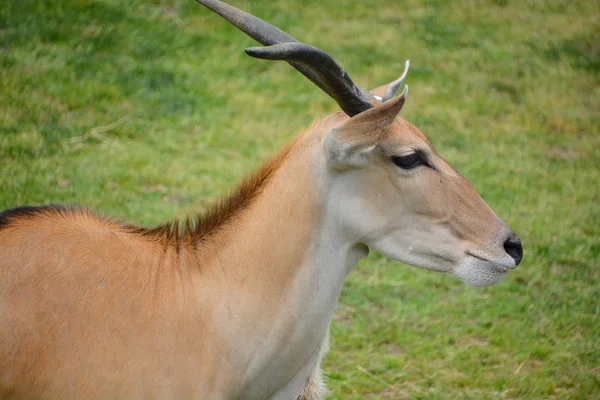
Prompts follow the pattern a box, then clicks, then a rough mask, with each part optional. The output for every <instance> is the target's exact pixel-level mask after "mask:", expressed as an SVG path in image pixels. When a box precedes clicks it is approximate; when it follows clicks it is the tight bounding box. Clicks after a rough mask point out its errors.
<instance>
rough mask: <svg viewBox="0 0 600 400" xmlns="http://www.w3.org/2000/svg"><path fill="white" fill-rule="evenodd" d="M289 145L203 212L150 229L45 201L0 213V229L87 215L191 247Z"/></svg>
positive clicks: (235, 208)
mask: <svg viewBox="0 0 600 400" xmlns="http://www.w3.org/2000/svg"><path fill="white" fill-rule="evenodd" d="M292 146H293V145H290V146H287V147H285V148H284V149H283V150H282V151H281V152H280V153H279V154H277V155H276V156H275V157H273V158H272V159H271V160H269V161H268V162H266V163H264V164H263V165H262V166H261V167H260V168H259V169H258V171H256V173H254V174H253V175H251V176H250V177H248V178H246V179H245V180H243V181H242V183H241V184H240V185H239V186H238V188H237V189H236V190H235V191H233V192H232V193H231V194H230V195H229V196H228V197H226V198H224V199H222V200H220V201H219V202H217V203H216V204H215V205H214V206H213V207H212V208H210V209H208V210H207V211H205V212H200V213H197V214H195V215H193V216H188V217H187V218H186V219H185V220H183V221H180V220H178V219H175V220H174V221H170V222H167V223H164V224H161V225H158V226H157V227H154V228H146V227H140V226H136V225H131V224H126V223H122V222H119V221H116V220H114V219H112V218H110V217H106V216H104V217H102V216H98V215H95V214H94V213H92V212H90V211H89V210H87V209H85V208H81V207H77V206H63V205H58V204H48V205H43V206H21V207H15V208H10V209H7V210H4V211H2V212H0V230H2V229H3V228H7V227H10V226H11V225H14V224H15V223H17V222H18V221H22V220H29V219H34V218H38V217H43V216H47V217H53V218H66V217H69V216H73V215H77V214H78V215H82V216H88V217H91V218H93V219H95V220H97V221H105V222H110V223H111V224H115V225H116V226H119V227H121V228H123V229H124V230H125V231H126V232H129V233H133V234H137V235H142V236H144V237H147V238H150V239H152V240H155V241H157V242H159V243H161V244H163V245H165V246H171V245H172V246H175V247H177V248H179V247H180V246H181V245H182V244H185V245H191V246H192V247H195V246H196V245H197V244H198V243H200V242H201V241H203V240H205V239H206V238H207V237H209V236H210V235H212V234H214V233H216V232H218V231H219V229H221V228H222V227H223V226H224V225H225V224H227V223H228V222H230V221H231V220H232V219H233V218H236V217H237V216H238V215H239V214H240V213H241V212H242V211H243V210H244V209H246V208H247V207H248V206H249V205H250V203H252V201H253V200H254V199H255V198H256V197H257V196H258V194H259V193H260V192H261V190H262V188H264V186H265V185H266V184H267V182H268V181H269V179H270V178H271V177H272V176H273V174H274V173H275V171H277V169H279V167H280V166H281V163H282V162H283V160H284V159H285V157H286V156H287V155H288V153H289V151H290V150H291V148H292Z"/></svg>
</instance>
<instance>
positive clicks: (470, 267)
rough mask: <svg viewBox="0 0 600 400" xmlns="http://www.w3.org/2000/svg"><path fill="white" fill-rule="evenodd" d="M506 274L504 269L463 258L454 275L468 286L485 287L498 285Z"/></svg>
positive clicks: (484, 262)
mask: <svg viewBox="0 0 600 400" xmlns="http://www.w3.org/2000/svg"><path fill="white" fill-rule="evenodd" d="M506 272H507V270H506V269H505V268H503V267H500V266H495V265H493V264H491V263H489V262H486V261H483V260H480V259H478V258H475V257H471V256H468V257H465V258H463V260H462V262H461V263H460V265H459V266H458V267H457V268H455V269H454V271H453V272H452V274H453V275H454V276H456V277H457V278H459V279H460V280H461V281H463V282H464V283H466V284H467V285H471V286H479V287H483V286H491V285H493V284H495V283H498V281H500V279H502V277H503V276H504V275H506Z"/></svg>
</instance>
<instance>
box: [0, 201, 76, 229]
mask: <svg viewBox="0 0 600 400" xmlns="http://www.w3.org/2000/svg"><path fill="white" fill-rule="evenodd" d="M68 210H69V209H68V208H67V207H64V206H61V205H57V204H48V205H43V206H21V207H15V208H8V209H6V210H4V211H2V212H0V230H2V229H3V228H7V227H9V226H11V225H13V224H14V223H15V222H16V221H18V220H22V219H31V218H35V217H37V216H39V215H40V214H47V215H60V216H62V215H64V214H65V213H66V212H68Z"/></svg>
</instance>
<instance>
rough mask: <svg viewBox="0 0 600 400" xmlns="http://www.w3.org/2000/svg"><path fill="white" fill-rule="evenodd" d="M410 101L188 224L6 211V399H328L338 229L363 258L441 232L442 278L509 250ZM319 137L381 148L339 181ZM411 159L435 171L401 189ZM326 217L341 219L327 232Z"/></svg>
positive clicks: (289, 155)
mask: <svg viewBox="0 0 600 400" xmlns="http://www.w3.org/2000/svg"><path fill="white" fill-rule="evenodd" d="M400 107H401V104H399V101H398V100H392V101H390V102H388V103H386V104H384V105H383V106H379V107H376V108H375V109H372V110H369V111H367V112H365V113H364V115H360V114H359V115H358V116H356V117H354V118H353V119H350V118H348V117H347V116H345V115H343V114H341V113H336V114H333V115H331V116H329V117H327V118H325V119H323V120H321V121H317V122H316V123H315V124H313V126H312V127H311V128H310V129H309V130H308V131H307V132H306V133H305V134H303V135H301V136H300V137H299V139H298V140H297V141H295V142H294V143H293V144H292V145H290V146H289V147H286V148H285V149H284V150H283V151H282V152H280V153H279V155H278V156H276V157H275V158H274V159H272V160H271V161H269V162H268V163H266V164H265V165H264V166H263V167H261V168H260V169H259V170H258V172H257V173H256V174H255V175H253V176H252V177H251V178H250V179H248V180H247V181H245V182H244V183H243V184H242V185H241V186H240V187H239V188H238V189H237V190H236V191H235V192H234V194H233V195H232V196H230V197H229V198H228V199H227V200H225V201H224V202H222V203H219V204H218V205H217V206H216V207H215V208H214V209H212V210H211V211H209V212H208V213H206V214H203V215H204V216H199V217H198V218H197V221H196V222H193V221H192V220H188V221H186V222H185V223H184V224H183V229H181V230H180V229H179V224H178V223H177V222H175V223H171V224H165V225H162V226H159V227H157V228H153V229H145V228H139V227H135V226H132V225H127V224H123V223H120V222H118V221H115V220H113V219H110V218H102V217H97V216H95V215H94V214H92V213H90V212H88V211H87V210H83V209H77V208H70V209H69V208H61V207H44V208H39V209H25V210H14V211H8V212H5V213H3V214H0V398H36V399H54V398H103V399H104V398H127V399H134V398H143V399H148V398H210V399H212V398H231V399H247V398H265V397H267V396H270V395H272V394H273V393H276V391H277V390H280V389H278V387H279V388H281V387H282V386H281V385H284V384H285V383H286V382H294V378H295V377H297V376H299V377H300V378H302V381H301V382H305V383H304V385H305V386H304V389H303V390H302V391H301V389H302V388H299V389H298V390H296V387H295V386H294V387H291V388H290V389H289V390H290V391H294V396H295V395H296V394H297V393H299V392H300V391H301V394H300V396H299V397H298V398H299V399H300V400H316V399H321V398H322V396H323V393H324V391H325V387H324V384H323V381H322V376H321V372H320V368H319V363H320V360H321V358H322V357H323V355H324V353H325V351H326V349H327V343H328V340H327V339H323V332H322V330H323V329H326V328H327V323H328V318H330V315H331V313H332V312H333V308H334V304H335V300H336V299H337V295H339V290H341V285H342V283H343V278H344V277H345V273H347V271H346V270H345V269H342V270H339V271H333V270H331V271H325V272H327V273H323V272H324V271H322V270H318V268H327V267H328V265H319V266H315V265H312V264H311V259H310V257H316V256H315V254H317V255H318V254H320V253H319V251H320V249H318V248H316V247H315V246H317V245H318V244H319V243H318V242H316V240H317V239H318V238H321V237H322V236H320V235H326V234H329V233H331V232H337V231H335V229H338V228H340V229H341V232H342V234H343V235H346V236H347V238H345V239H347V240H349V241H350V242H349V246H348V247H347V248H346V247H344V251H347V254H350V253H351V252H354V253H352V254H354V255H353V256H352V257H354V259H352V260H353V261H352V262H353V263H355V262H356V259H358V258H359V257H360V256H363V255H364V254H363V252H364V251H363V250H361V249H363V248H365V244H367V245H369V246H370V245H371V242H372V243H373V246H374V247H375V248H377V249H378V250H380V251H382V252H384V254H385V252H386V251H388V250H390V246H389V243H387V242H382V243H380V242H378V240H379V239H380V237H384V238H386V237H387V236H386V235H387V234H388V233H389V232H393V231H394V229H399V228H403V229H409V230H410V232H409V233H412V234H415V235H417V236H418V234H420V233H421V231H425V230H426V229H430V230H431V232H432V234H431V235H432V236H431V237H432V238H434V239H436V240H437V239H439V240H440V241H441V242H443V241H444V240H445V241H449V240H450V241H453V244H456V245H453V246H450V247H451V248H452V250H453V251H454V252H453V253H452V254H447V255H446V254H442V255H441V256H440V260H439V265H441V267H440V268H439V270H443V271H450V268H451V267H452V266H453V265H455V264H456V263H457V262H458V261H457V260H459V258H460V257H464V254H465V251H466V250H468V249H471V248H476V249H479V250H480V251H482V252H485V251H489V253H490V254H492V255H494V254H495V253H494V252H499V251H503V250H502V247H501V245H500V247H498V246H497V245H498V243H501V242H499V241H498V240H497V238H496V236H494V235H496V233H497V232H499V230H500V228H502V226H503V225H501V222H499V220H498V219H497V217H496V216H495V215H494V214H493V212H491V210H490V209H489V208H488V207H487V205H485V203H484V202H483V200H482V199H481V198H480V197H479V195H478V194H477V193H476V192H475V191H474V190H473V189H472V187H471V186H470V185H469V184H468V182H467V181H466V180H465V179H464V178H462V177H461V176H460V175H459V174H458V173H456V171H454V170H453V169H452V168H451V167H450V166H449V165H448V164H447V163H446V162H445V161H444V160H442V159H441V158H440V157H439V156H438V155H437V154H436V153H435V152H434V151H433V148H432V147H431V145H430V144H429V142H428V141H427V139H426V138H425V136H423V134H422V133H421V132H419V131H418V129H416V128H415V127H414V126H412V125H410V124H409V123H408V122H406V121H403V120H401V119H399V118H398V119H396V118H395V114H396V113H397V112H398V111H399V109H400ZM377 108H379V110H377ZM361 132H362V135H361ZM328 138H333V139H331V141H330V142H328ZM324 143H325V144H326V143H330V144H331V143H333V146H346V145H347V147H346V148H345V149H346V150H347V149H351V150H350V152H353V151H357V150H356V149H357V148H360V147H361V146H362V147H365V148H368V147H369V146H370V148H371V151H369V152H368V154H364V155H361V157H364V158H365V160H367V161H368V163H366V165H365V166H363V167H361V168H355V169H350V168H349V169H348V170H337V169H336V170H335V171H331V170H330V169H329V168H328V166H327V165H326V163H327V158H326V157H330V158H331V157H333V156H332V155H331V154H330V153H327V155H324V152H328V151H329V150H331V149H329V150H328V149H327V148H326V147H327V146H326V145H324ZM375 145H376V146H377V148H374V147H373V146H375ZM406 148H418V149H421V150H422V151H423V152H425V153H427V155H428V157H429V161H430V163H431V164H432V165H431V166H432V168H428V169H423V170H422V171H420V172H415V175H414V176H413V175H411V178H406V179H404V178H399V176H400V175H398V174H400V172H399V171H398V170H397V167H396V166H395V165H393V164H392V163H391V162H390V160H389V156H390V155H394V154H396V153H398V152H402V151H405V149H406ZM342 150H344V149H342ZM332 151H333V150H332ZM344 151H345V150H344ZM342 153H343V152H337V153H336V154H338V155H339V154H341V155H342V158H341V159H340V160H341V161H340V162H342V161H343V157H347V156H348V154H346V155H344V154H342ZM349 154H350V153H349ZM350 155H351V154H350ZM416 174H418V175H416ZM326 178H327V179H329V180H328V181H327V180H325V179H326ZM321 180H323V181H321ZM348 188H351V189H352V190H350V189H348ZM330 193H334V194H335V196H334V197H327V196H330ZM332 208H333V209H335V211H336V212H337V214H336V213H333V215H337V216H339V218H341V219H348V221H345V220H344V221H343V222H344V224H343V225H340V226H337V225H335V224H334V226H331V227H327V229H325V228H323V226H322V224H321V223H322V221H324V219H325V217H326V216H328V217H329V218H331V215H332V212H331V209H332ZM357 210H358V211H357ZM363 215H368V216H369V218H364V217H361V216H363ZM408 217H411V218H414V220H410V222H411V223H409V224H400V225H399V226H398V224H397V222H396V219H397V218H408ZM334 222H335V221H334ZM375 222H377V223H378V224H379V225H377V226H376V229H370V227H368V229H366V230H365V229H364V226H363V225H369V224H371V223H375ZM340 224H341V223H340ZM328 229H329V230H328ZM352 235H355V236H356V237H354V236H352ZM436 235H437V236H436ZM351 236H352V237H351ZM401 237H403V236H401ZM406 237H407V238H409V237H408V236H406ZM324 238H325V239H327V240H328V241H333V237H328V236H324ZM440 238H441V239H440ZM325 239H324V240H325ZM442 239H443V240H442ZM434 242H435V240H434ZM454 242H455V243H454ZM419 243H420V245H421V247H423V248H426V249H429V250H431V251H432V252H433V253H435V251H437V250H435V249H433V250H432V249H431V248H432V245H431V244H429V243H425V244H423V242H422V241H421V242H419ZM441 244H444V245H446V243H445V242H444V243H441ZM311 246H313V247H311ZM377 246H381V248H378V247H377ZM317 247H318V246H317ZM433 247H435V246H433ZM496 247H498V248H499V249H500V250H497V249H496ZM391 249H392V250H394V249H395V248H394V247H391ZM313 250H314V251H313ZM434 250H435V251H434ZM345 254H346V253H345ZM356 254H358V256H357V255H356ZM412 255H413V254H412V253H408V256H407V257H410V256H412ZM434 255H437V253H435V254H434ZM321 256H322V257H325V259H326V260H327V262H329V261H331V262H332V263H333V262H336V260H333V261H332V260H331V259H329V258H327V256H328V254H327V252H325V253H324V254H321ZM389 256H390V257H393V258H396V259H400V260H403V261H404V259H403V258H402V257H403V256H404V254H400V256H398V257H396V255H395V254H389ZM410 261H411V259H410V258H409V259H408V261H407V262H410ZM436 262H438V260H436ZM436 265H437V264H436ZM421 266H423V267H426V268H429V265H428V264H426V263H425V264H424V265H421ZM317 267H318V268H317ZM350 267H351V265H350ZM344 268H348V267H344ZM335 274H338V275H336V276H339V277H340V278H339V279H338V281H335V282H333V281H332V282H322V281H320V280H319V279H321V280H322V279H329V278H330V277H331V276H333V275H335ZM329 283H331V284H329ZM328 284H329V285H328ZM332 287H333V289H332ZM318 296H321V297H318ZM314 298H320V299H325V300H324V302H323V304H320V303H319V304H315V303H311V301H313V299H314ZM311 307H312V308H311ZM311 318H312V319H314V320H317V321H318V323H316V324H311V320H310V319H311ZM315 358H316V367H314V368H312V367H313V364H312V363H313V362H315ZM309 367H310V368H311V369H306V371H308V372H307V373H306V374H305V375H300V371H304V369H303V368H309ZM311 371H312V373H311ZM306 377H308V379H307V378H306ZM259 379H260V382H258V383H257V380H259ZM272 381H276V382H277V385H278V386H277V387H271V386H269V385H270V383H271V382H272ZM283 387H284V390H285V385H284V386H283ZM286 393H287V392H286Z"/></svg>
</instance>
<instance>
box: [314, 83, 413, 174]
mask: <svg viewBox="0 0 600 400" xmlns="http://www.w3.org/2000/svg"><path fill="white" fill-rule="evenodd" d="M405 100H406V96H405V95H403V96H398V97H394V98H392V99H390V100H388V101H386V102H385V103H383V104H381V105H378V106H376V107H373V108H371V109H369V110H367V111H363V112H362V113H360V114H357V115H355V116H354V117H352V118H350V119H349V120H348V121H347V122H345V123H344V124H343V125H342V126H340V127H337V128H333V129H331V130H330V131H329V132H327V133H326V135H325V141H324V147H325V151H326V153H327V157H328V161H329V163H330V165H331V166H333V167H334V168H342V169H344V168H357V167H364V166H365V165H366V164H367V155H368V153H369V152H371V151H372V150H373V149H374V148H375V147H376V146H377V143H378V142H379V139H380V138H381V136H382V135H383V134H384V133H385V131H386V130H387V129H388V128H389V126H390V125H391V124H392V123H393V122H394V120H395V119H396V116H397V115H398V113H399V112H400V110H401V109H402V106H403V105H404V102H405Z"/></svg>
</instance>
